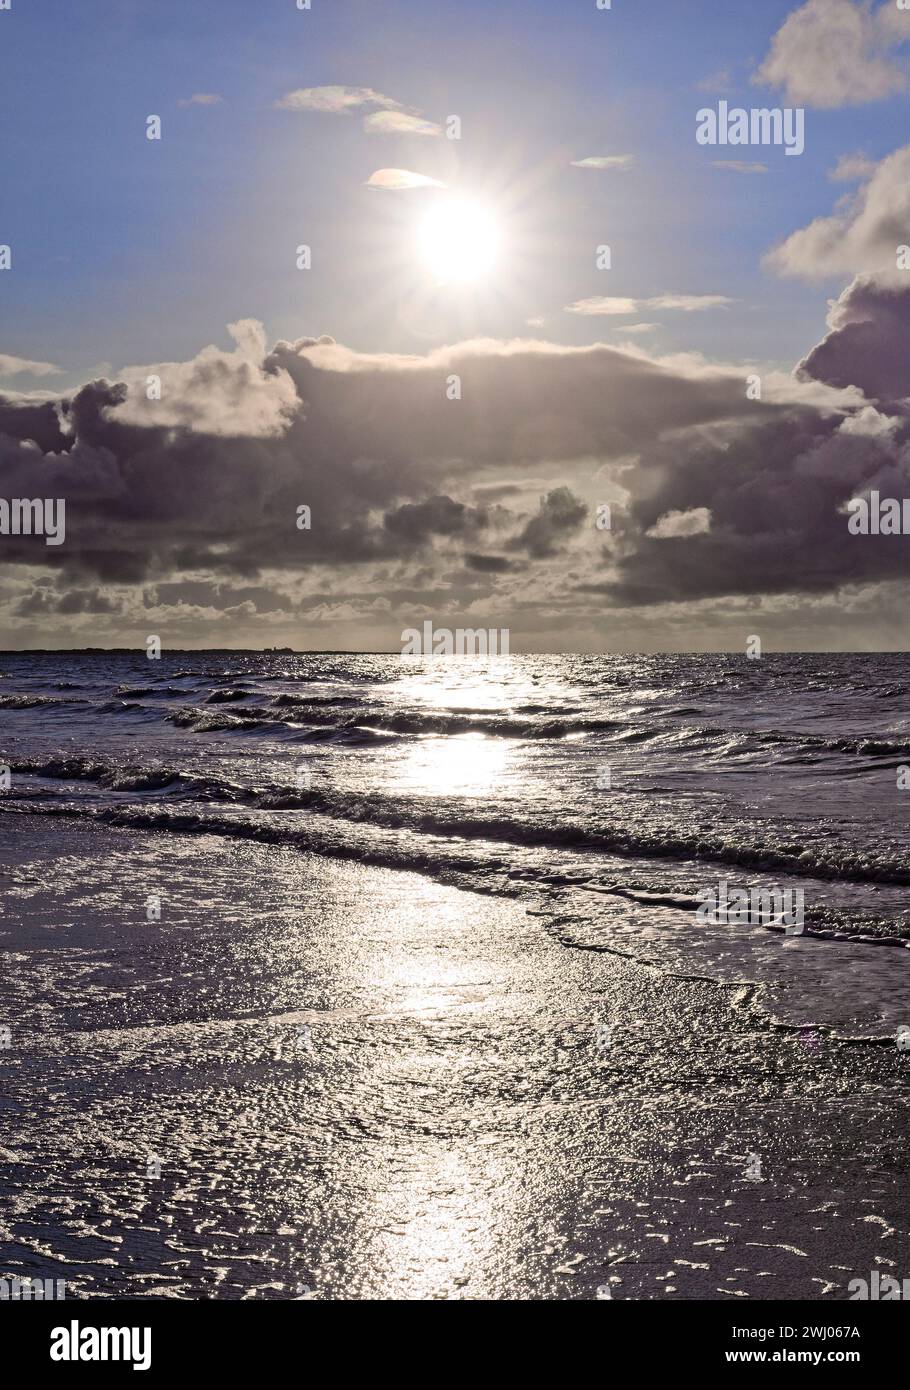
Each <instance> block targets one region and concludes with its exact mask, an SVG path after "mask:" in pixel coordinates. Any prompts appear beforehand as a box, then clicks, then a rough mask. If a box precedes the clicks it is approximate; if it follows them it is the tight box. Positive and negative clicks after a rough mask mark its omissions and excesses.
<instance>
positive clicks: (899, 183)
mask: <svg viewBox="0 0 910 1390" xmlns="http://www.w3.org/2000/svg"><path fill="white" fill-rule="evenodd" d="M908 242H910V145H905V146H904V147H903V148H902V149H900V150H895V151H894V153H893V154H890V155H888V156H887V158H885V159H883V160H882V161H881V163H880V164H877V165H874V166H873V172H872V174H871V176H869V178H868V179H867V181H866V182H865V183H864V184H862V186H861V187H860V188H859V189H857V191H856V193H855V194H853V195H847V197H846V199H844V200H842V202H841V203H840V204H839V206H838V209H837V211H835V212H834V213H833V214H832V215H831V216H830V217H816V219H815V221H814V222H810V224H809V226H808V227H803V228H801V229H800V230H799V231H797V232H793V233H792V235H791V236H789V237H787V239H786V240H785V241H784V242H782V243H781V245H780V246H777V247H775V248H774V250H773V251H771V252H769V254H768V255H767V256H766V257H765V263H766V265H768V266H769V267H771V269H773V270H776V271H777V272H778V273H779V274H781V275H798V276H803V277H804V278H805V279H810V280H811V279H824V277H825V276H828V275H839V274H842V273H844V272H847V273H848V274H854V273H856V272H858V271H894V272H895V273H897V269H896V266H897V248H898V246H902V245H906V244H907V243H908ZM905 273H906V272H905Z"/></svg>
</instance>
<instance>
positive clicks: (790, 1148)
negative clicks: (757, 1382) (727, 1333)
mask: <svg viewBox="0 0 910 1390" xmlns="http://www.w3.org/2000/svg"><path fill="white" fill-rule="evenodd" d="M0 869H2V873H0V895H2V909H3V910H2V918H0V953H2V960H0V970H2V973H0V1024H3V1023H7V1024H9V1026H10V1027H11V1029H12V1047H11V1048H9V1049H2V1050H0V1274H7V1273H8V1274H17V1275H20V1276H24V1275H30V1276H32V1277H39V1276H40V1277H42V1278H55V1279H59V1278H64V1279H66V1281H67V1286H68V1290H69V1292H70V1294H71V1295H72V1296H88V1297H127V1296H129V1297H135V1296H137V1295H142V1296H152V1297H181V1298H223V1299H243V1298H255V1299H261V1298H281V1299H285V1298H295V1297H298V1298H299V1297H313V1298H325V1299H364V1298H366V1299H373V1298H377V1299H421V1300H422V1299H446V1298H455V1299H459V1298H464V1299H486V1298H493V1299H522V1300H528V1299H530V1300H534V1299H592V1298H596V1297H598V1290H600V1291H601V1293H600V1296H601V1297H604V1296H605V1292H604V1291H605V1290H606V1289H609V1290H610V1296H611V1297H612V1298H613V1299H649V1298H698V1299H716V1300H724V1301H729V1302H734V1301H737V1300H741V1299H746V1298H752V1299H756V1298H757V1299H761V1298H788V1299H789V1298H800V1299H802V1298H813V1299H818V1298H824V1299H830V1300H843V1299H845V1298H846V1297H847V1285H848V1283H849V1281H850V1280H851V1279H853V1278H857V1277H862V1278H868V1277H869V1274H870V1272H871V1271H872V1270H874V1269H878V1270H880V1271H881V1272H882V1273H886V1272H887V1273H891V1274H894V1275H896V1276H897V1277H905V1276H907V1275H908V1274H910V1237H908V1220H910V1218H908V1212H910V1200H908V1199H910V1175H908V1161H907V1156H908V1152H910V1145H908V1130H910V1123H908V1099H910V1084H908V1081H910V1054H906V1053H903V1054H902V1053H900V1052H898V1051H897V1050H896V1049H895V1048H894V1047H893V1046H882V1045H880V1044H875V1043H851V1044H848V1043H842V1042H840V1043H839V1042H834V1041H832V1040H830V1039H828V1038H825V1037H823V1036H820V1035H817V1036H807V1035H806V1034H804V1033H803V1034H801V1033H799V1032H794V1031H788V1030H785V1029H780V1028H773V1027H772V1026H771V1025H770V1024H769V1022H768V1020H767V1015H766V1014H764V1013H763V1012H762V1010H761V1007H760V1000H758V999H756V997H755V994H754V992H753V991H750V990H748V989H744V988H741V987H738V986H735V985H730V984H718V983H713V982H711V981H706V980H697V979H692V980H686V979H681V978H677V977H673V976H670V975H668V974H666V973H664V972H662V971H661V970H659V969H657V968H653V967H649V966H647V965H643V964H641V963H638V962H636V961H633V960H630V959H628V958H626V957H624V956H622V955H619V954H616V953H615V952H614V951H611V950H600V949H584V948H581V947H579V946H577V945H572V944H567V943H566V942H565V941H564V940H560V936H559V932H558V930H557V929H555V928H554V927H553V926H552V924H551V922H550V919H549V917H548V916H547V915H536V914H535V913H534V912H528V911H527V910H526V907H525V905H524V904H522V903H519V902H517V901H514V900H512V899H510V898H506V897H493V896H486V895H481V894H479V893H474V892H467V891H463V890H462V889H460V888H456V887H452V886H450V885H447V884H443V883H438V882H435V881H433V880H432V879H430V878H427V877H424V876H422V875H418V874H414V873H409V872H399V871H395V870H391V869H381V868H374V867H366V866H362V865H357V864H352V863H349V862H339V861H333V860H330V859H326V858H322V857H317V856H315V855H309V854H301V853H300V852H298V851H297V850H294V849H290V848H282V847H277V846H271V845H262V844H257V843H252V842H234V841H231V840H229V839H226V838H220V837H214V836H192V837H184V836H181V835H177V834H166V833H149V832H135V831H129V830H119V829H114V828H111V827H103V826H94V825H89V824H86V823H85V822H80V821H77V820H70V819H67V818H62V817H54V818H43V817H38V816H29V815H17V814H6V815H4V816H3V817H2V818H0ZM156 896H157V897H158V898H159V899H160V912H161V917H160V921H154V920H152V921H149V920H148V908H147V904H148V900H149V898H150V897H156ZM541 910H543V905H541ZM602 1025H606V1027H608V1029H609V1036H608V1037H605V1035H604V1034H603V1033H601V1032H599V1029H600V1028H601V1026H602ZM607 1043H608V1044H609V1045H606V1044H607ZM157 1164H160V1176H155V1172H156V1171H157Z"/></svg>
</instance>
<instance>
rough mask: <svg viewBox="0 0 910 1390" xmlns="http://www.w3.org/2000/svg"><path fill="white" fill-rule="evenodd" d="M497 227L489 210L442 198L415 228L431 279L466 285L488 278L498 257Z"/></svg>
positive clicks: (461, 201) (463, 201)
mask: <svg viewBox="0 0 910 1390" xmlns="http://www.w3.org/2000/svg"><path fill="white" fill-rule="evenodd" d="M499 240H500V237H499V227H498V225H497V222H496V218H495V217H494V216H493V214H492V213H491V211H490V210H489V208H486V207H484V206H483V205H482V204H481V203H476V202H472V201H470V200H469V199H466V198H441V199H440V200H439V201H438V202H435V203H434V204H433V206H432V207H431V208H430V210H429V212H427V213H426V214H425V216H424V218H423V221H422V222H421V223H420V226H419V228H418V236H417V241H418V247H419V251H420V255H421V257H422V258H423V261H424V263H425V265H426V267H427V269H428V270H429V271H430V273H431V274H432V275H433V277H434V279H436V280H437V281H439V282H441V283H443V284H449V283H451V282H461V283H467V282H470V281H474V280H479V279H481V278H482V277H483V276H485V275H488V274H489V273H490V271H491V270H492V269H493V268H494V266H495V265H496V260H497V256H498V253H499Z"/></svg>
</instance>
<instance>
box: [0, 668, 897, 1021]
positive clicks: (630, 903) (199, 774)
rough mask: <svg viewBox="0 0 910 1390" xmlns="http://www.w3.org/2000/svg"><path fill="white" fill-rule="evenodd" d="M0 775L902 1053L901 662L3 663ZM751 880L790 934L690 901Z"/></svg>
mask: <svg viewBox="0 0 910 1390" xmlns="http://www.w3.org/2000/svg"><path fill="white" fill-rule="evenodd" d="M2 769H8V773H7V774H6V775H3V774H2ZM0 783H2V786H3V790H0V817H3V816H10V817H12V816H15V815H16V814H21V813H23V812H28V813H30V814H31V815H40V816H44V817H47V818H48V834H49V836H52V834H53V827H54V818H55V817H61V816H64V817H68V818H72V817H76V818H79V819H80V820H81V821H82V822H84V823H85V824H86V826H90V825H91V824H93V823H95V824H99V825H101V824H103V825H108V826H125V827H130V828H131V829H132V830H134V831H138V832H140V833H141V832H147V833H148V834H149V835H150V836H151V835H156V836H159V835H163V834H164V835H166V834H174V835H180V836H184V837H185V836H203V835H212V836H217V837H226V838H229V839H234V840H248V841H255V842H258V843H259V844H260V845H264V846H268V845H275V846H281V847H282V848H283V849H285V850H290V851H294V850H299V851H301V852H304V851H309V852H311V853H315V854H317V855H320V856H325V857H326V858H328V859H333V858H334V859H339V858H340V859H346V860H352V861H361V862H363V863H365V864H373V865H380V866H386V867H390V868H397V869H404V870H410V871H412V872H416V873H418V874H421V875H425V876H427V877H429V878H433V879H437V880H440V881H443V882H447V883H450V884H455V885H457V886H461V887H464V888H469V889H472V890H475V891H478V892H480V893H486V894H493V895H505V896H507V897H511V898H514V899H516V900H517V901H519V902H520V903H523V904H524V905H525V907H526V909H527V911H528V912H530V913H532V914H535V915H536V916H538V917H539V918H540V919H541V928H542V929H544V930H548V931H550V932H552V933H554V934H555V935H556V936H557V937H558V939H559V940H560V941H561V942H563V944H565V945H566V946H567V947H569V948H577V949H579V950H591V951H604V952H617V953H619V954H622V955H626V956H629V957H632V958H634V959H638V960H642V961H644V962H647V963H649V964H651V965H653V966H654V967H655V968H656V969H657V970H658V971H661V972H665V973H666V974H667V975H674V976H682V977H695V978H699V979H706V980H717V981H720V982H722V983H723V984H725V985H730V986H734V987H737V988H741V989H742V990H743V991H746V992H747V993H748V996H749V998H750V1000H751V1001H752V1002H753V1003H755V1004H756V1005H757V1006H758V1007H760V1008H762V1009H763V1010H765V1012H766V1013H767V1015H768V1017H769V1019H770V1020H772V1021H773V1022H774V1023H775V1024H776V1025H778V1026H780V1027H782V1028H798V1029H818V1030H822V1031H827V1032H829V1033H830V1034H831V1035H832V1036H834V1037H838V1038H859V1039H876V1038H880V1039H883V1040H884V1039H889V1038H890V1039H894V1038H898V1039H901V1038H902V1037H903V1036H904V1033H903V1032H902V1030H906V1034H907V1040H906V1045H907V1046H908V1047H910V952H908V947H910V891H908V890H910V655H907V654H903V653H893V654H892V653H885V654H878V653H865V654H825V655H817V654H788V653H782V654H766V655H764V656H763V657H761V658H760V659H754V660H752V659H749V658H747V657H746V656H744V655H743V656H740V655H730V654H699V655H623V654H612V655H527V656H521V655H513V656H500V657H491V658H472V657H412V656H407V657H403V656H401V655H399V654H352V653H333V652H306V653H292V652H288V651H266V652H258V651H257V652H253V651H228V650H224V651H215V650H207V651H180V652H167V651H165V652H164V653H163V654H162V655H161V657H160V658H159V659H150V658H148V657H147V656H146V654H145V651H144V650H137V651H54V652H8V653H5V654H0ZM7 783H8V786H7V785H6V784H7ZM209 843H211V842H209ZM66 871H67V870H66V866H63V867H62V868H61V873H65V872H66ZM762 888H765V889H777V890H780V891H781V892H786V891H787V890H790V891H791V892H794V893H795V892H797V891H799V892H801V894H802V897H801V899H800V901H801V902H802V903H804V920H803V921H802V922H801V924H800V926H799V927H798V928H797V929H793V928H789V929H788V928H787V927H786V926H784V925H783V924H782V923H781V922H780V921H777V920H758V921H756V920H746V921H742V920H733V921H730V920H719V921H706V920H704V913H702V914H699V912H698V907H699V904H700V903H702V902H704V901H705V899H706V896H708V895H710V894H712V893H713V894H718V895H720V896H723V895H724V894H729V893H731V892H732V891H733V890H734V889H745V890H747V891H752V890H756V889H762ZM899 1045H901V1044H900V1043H899Z"/></svg>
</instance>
